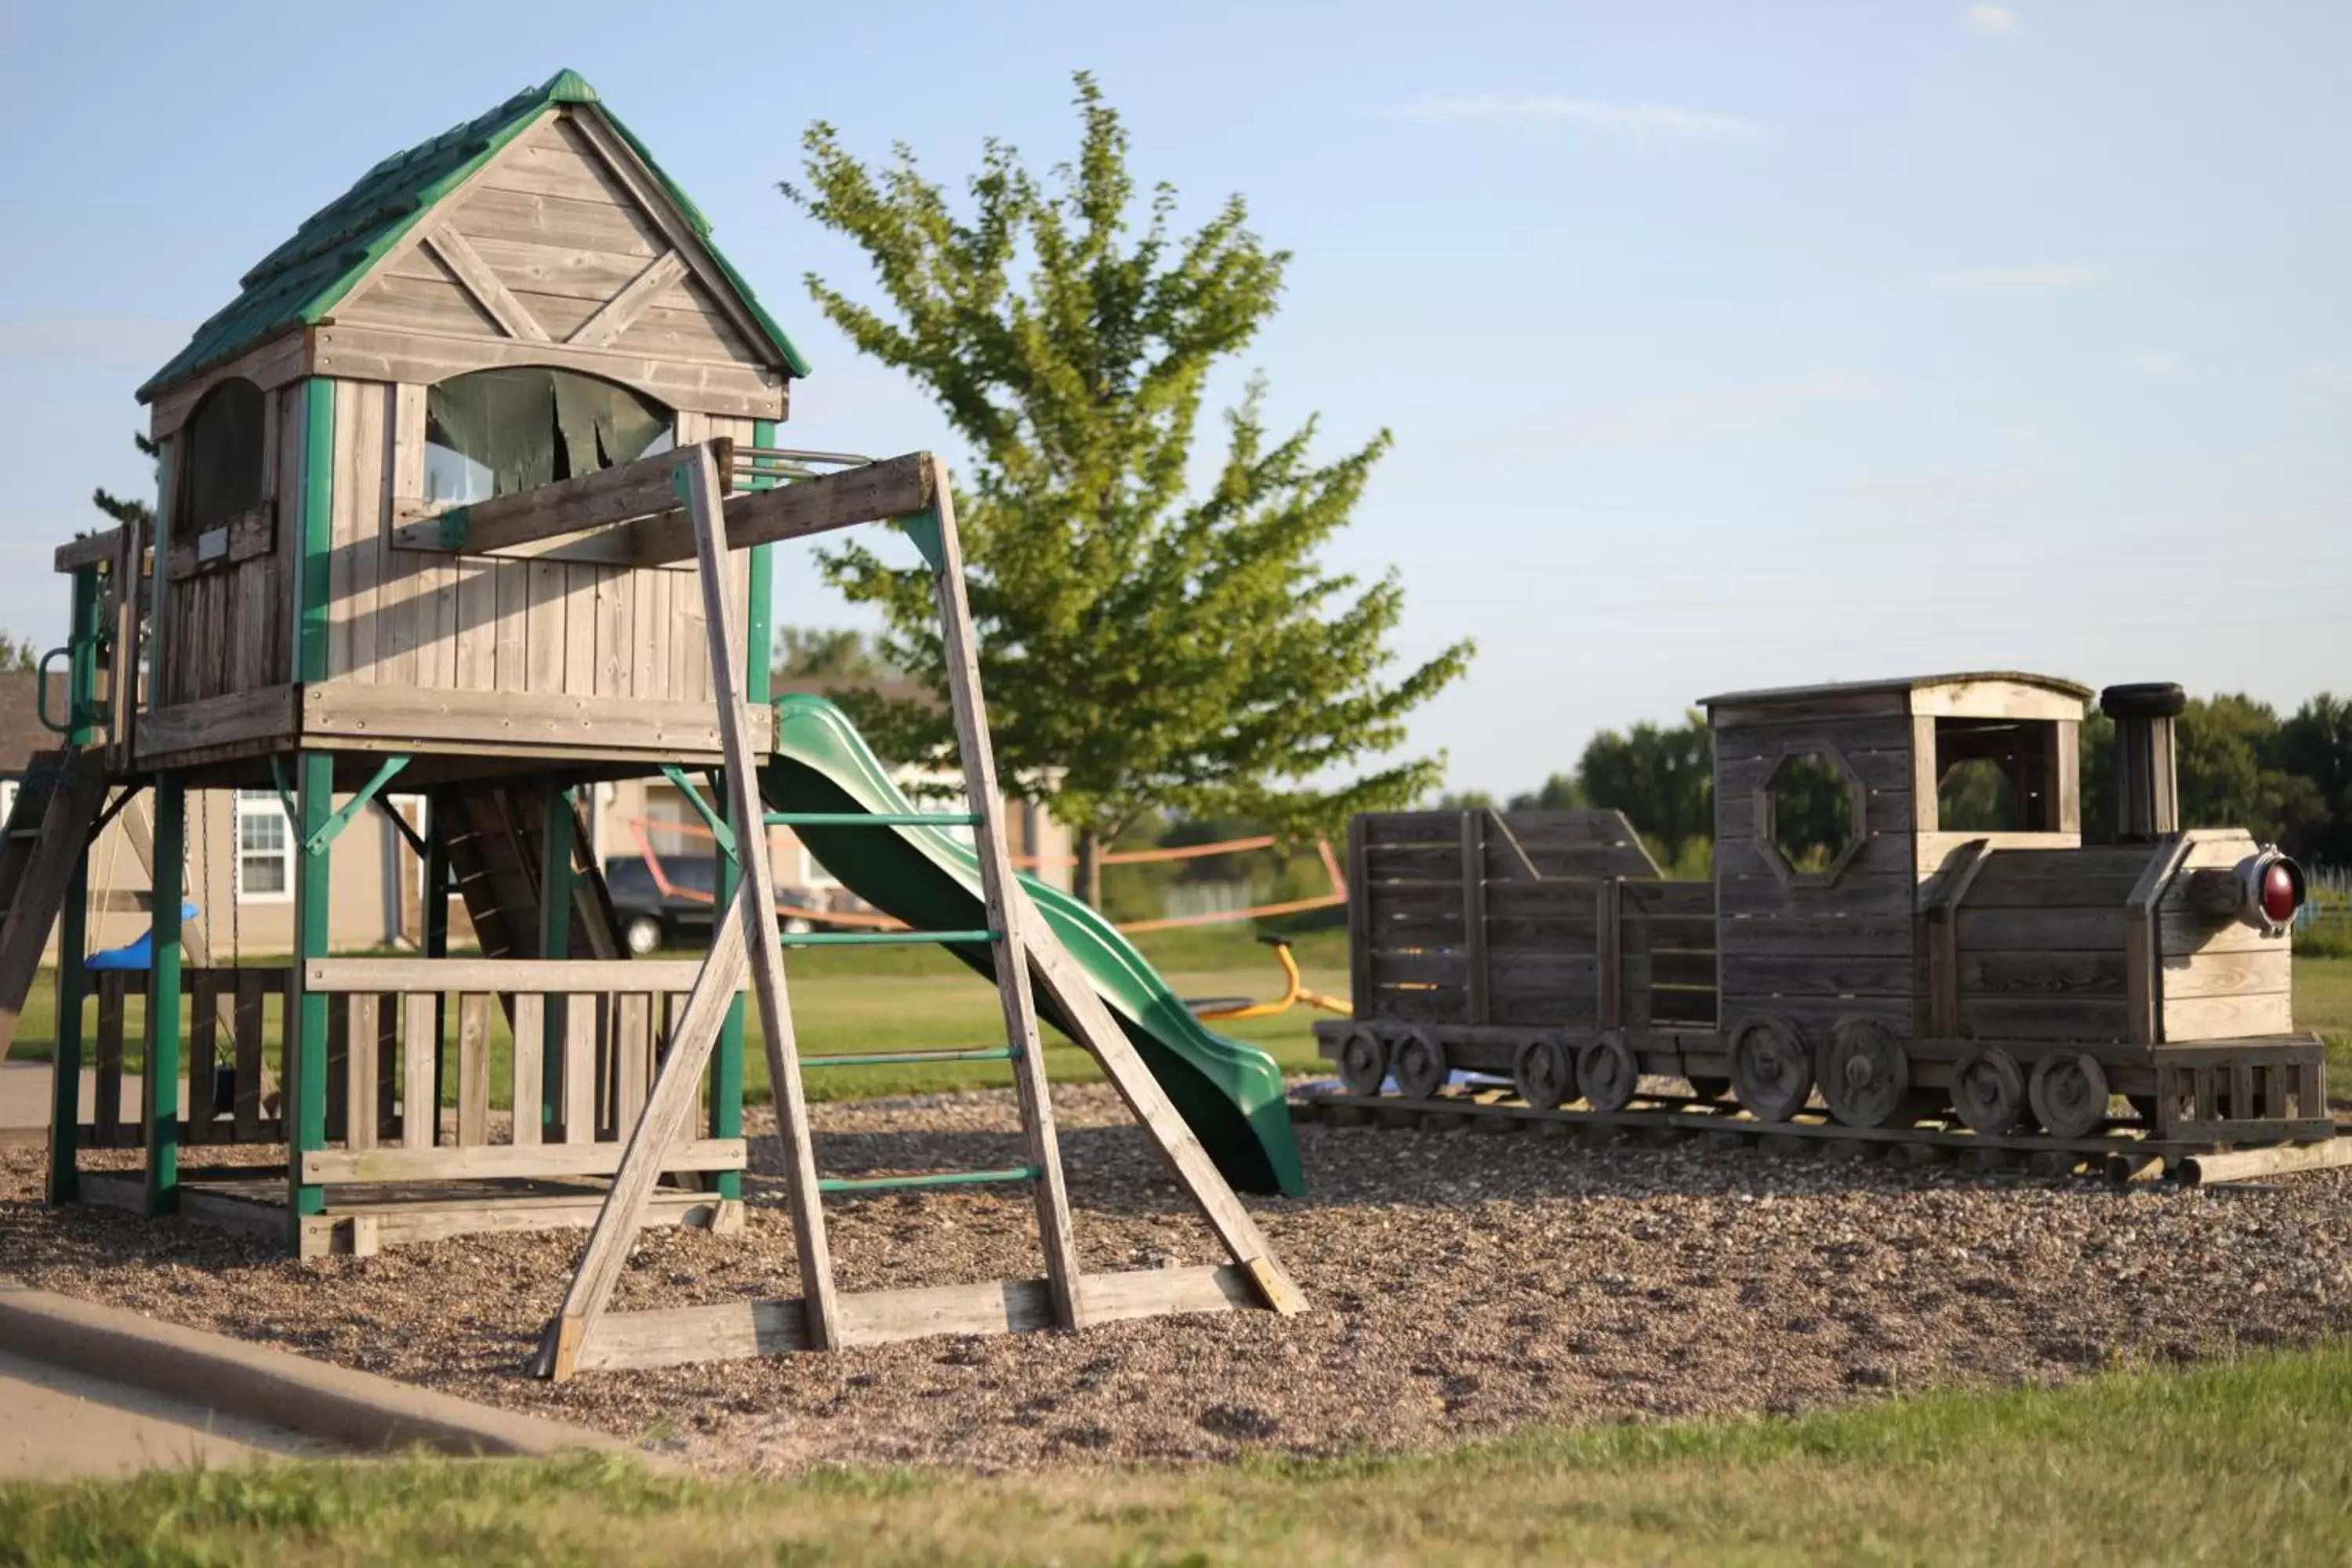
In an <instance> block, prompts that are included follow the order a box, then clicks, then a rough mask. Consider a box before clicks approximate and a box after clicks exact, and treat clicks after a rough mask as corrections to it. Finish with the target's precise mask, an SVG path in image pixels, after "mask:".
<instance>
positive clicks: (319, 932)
mask: <svg viewBox="0 0 2352 1568" xmlns="http://www.w3.org/2000/svg"><path fill="white" fill-rule="evenodd" d="M300 438H301V442H302V447H301V453H300V458H301V469H300V472H301V479H300V482H299V486H298V488H297V489H296V492H295V494H296V497H297V498H298V505H299V517H300V519H301V528H302V532H301V552H302V554H301V571H300V572H299V574H297V575H296V577H295V589H294V602H295V608H296V612H297V624H296V635H295V640H294V668H293V672H292V673H293V677H294V679H297V680H306V681H307V680H324V679H326V678H327V612H328V603H329V600H330V599H331V597H332V595H333V587H332V566H333V561H334V553H335V549H334V538H335V534H334V510H333V503H334V495H335V384H334V383H333V382H332V381H331V380H329V379H327V378H325V377H323V376H312V377H311V378H310V379H309V380H308V381H305V382H304V383H303V384H302V424H301V429H300ZM280 504H281V505H282V504H283V503H282V501H281V503H280ZM269 773H270V778H271V779H272V781H273V782H276V783H277V784H278V789H279V792H280V793H281V794H283V793H284V791H285V784H284V782H283V772H282V769H281V768H280V767H279V764H278V759H277V758H276V757H274V756H273V757H272V758H271V759H270V761H269ZM292 805H293V809H292V812H291V814H290V815H291V816H292V819H293V820H292V826H293V831H294V961H293V968H294V973H293V985H292V989H291V990H290V991H289V993H288V995H287V1009H286V1011H287V1018H288V1028H287V1030H286V1041H285V1057H284V1073H283V1078H284V1082H283V1084H282V1085H281V1086H280V1093H281V1095H282V1096H283V1100H282V1106H283V1111H282V1114H283V1116H284V1119H285V1122H286V1226H287V1228H286V1243H287V1247H288V1248H289V1250H290V1251H293V1252H296V1253H299V1252H300V1251H301V1249H302V1228H303V1225H304V1222H305V1221H306V1220H308V1219H309V1218H310V1216H311V1215H317V1214H320V1213H323V1212H324V1211H325V1209H326V1206H327V1190H326V1189H325V1188H324V1187H322V1186H319V1185H317V1184H312V1183H306V1182H305V1181H303V1179H302V1156H303V1155H305V1154H310V1153H315V1152H320V1151H321V1150H323V1149H325V1148H326V1146H327V998H326V996H325V994H322V993H318V992H313V991H311V990H310V989H309V988H308V987H307V986H306V985H305V984H303V977H304V975H305V974H306V973H308V972H309V963H310V960H311V959H314V958H324V957H326V956H327V952H328V947H329V932H330V931H331V921H330V916H331V910H332V894H331V890H330V889H331V879H330V877H329V867H330V865H331V857H332V855H333V853H334V847H333V844H332V842H331V839H332V836H331V834H329V833H328V828H327V825H328V823H329V822H330V821H331V820H332V819H333V817H334V815H335V759H334V758H333V756H331V754H329V753H327V752H297V753H296V754H295V758H294V799H293V802H292ZM313 845H315V846H317V847H315V848H313V847H312V846H313Z"/></svg>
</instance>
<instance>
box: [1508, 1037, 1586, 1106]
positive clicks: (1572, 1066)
mask: <svg viewBox="0 0 2352 1568" xmlns="http://www.w3.org/2000/svg"><path fill="white" fill-rule="evenodd" d="M1511 1081H1512V1082H1513V1083H1515V1084H1517V1086H1518V1089H1519V1098H1520V1099H1521V1100H1526V1101H1527V1102H1528V1104H1529V1105H1532V1106H1534V1107H1535V1108H1536V1109H1537V1110H1555V1109H1557V1108H1558V1107H1559V1104H1560V1103H1561V1102H1562V1101H1563V1100H1574V1099H1575V1098H1576V1058H1573V1057H1571V1056H1570V1055H1569V1054H1568V1047H1566V1046H1564V1045H1562V1044H1561V1043H1560V1042H1559V1041H1558V1040H1556V1039H1554V1038H1553V1037H1551V1036H1549V1035H1538V1036H1537V1037H1535V1038H1534V1039H1532V1040H1529V1041H1528V1043H1527V1044H1526V1045H1524V1046H1521V1047H1519V1054H1518V1058H1517V1060H1516V1061H1514V1062H1513V1063H1512V1064H1511Z"/></svg>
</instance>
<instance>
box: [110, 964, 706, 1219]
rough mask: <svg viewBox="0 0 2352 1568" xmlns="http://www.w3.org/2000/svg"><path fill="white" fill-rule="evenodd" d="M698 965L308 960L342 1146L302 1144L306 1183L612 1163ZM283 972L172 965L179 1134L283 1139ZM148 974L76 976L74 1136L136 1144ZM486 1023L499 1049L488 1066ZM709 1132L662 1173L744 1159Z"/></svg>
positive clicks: (183, 1137) (330, 1108)
mask: <svg viewBox="0 0 2352 1568" xmlns="http://www.w3.org/2000/svg"><path fill="white" fill-rule="evenodd" d="M700 967H701V965H700V963H698V961H694V960H679V961H658V962H653V961H631V960H626V959H623V960H610V961H606V960H579V961H570V962H566V961H560V960H558V961H541V960H536V959H478V958H450V959H429V958H349V959H321V960H317V961H314V962H312V963H310V964H309V965H308V966H306V968H305V970H304V986H305V988H306V989H307V990H309V991H310V992H312V993H314V994H325V996H326V997H327V1000H328V1014H327V1019H328V1022H327V1029H328V1048H327V1083H326V1109H327V1127H326V1134H327V1140H328V1142H331V1143H340V1144H341V1148H339V1149H325V1150H315V1151H312V1152H309V1153H307V1154H305V1155H304V1156H303V1160H302V1171H301V1176H302V1179H303V1180H304V1181H305V1182H314V1183H341V1182H430V1181H439V1180H471V1179H478V1178H483V1177H491V1176H540V1177H561V1176H584V1175H602V1174H609V1173H612V1172H613V1171H614V1170H616V1169H618V1168H619V1165H620V1163H621V1153H622V1150H623V1148H624V1146H625V1143H626V1142H627V1139H628V1136H629V1133H630V1131H632V1130H633V1129H634V1128H635V1125H636V1121H637V1117H638V1114H639V1113H640V1112H641V1111H642V1110H644V1109H645V1102H646V1093H647V1091H648V1089H649V1088H650V1086H651V1085H652V1083H653V1079H654V1073H655V1069H656V1067H657V1066H658V1064H659V1062H660V1060H661V1058H662V1056H663V1054H664V1053H665V1052H666V1051H667V1048H668V1044H669V1039H670V1032H671V1026H672V1023H673V1020H674V1018H675V1016H677V1012H678V1011H679V1010H680V1009H682V1008H683V1007H684V1005H685V1001H686V994H687V992H688V990H689V989H691V987H692V986H693V984H694V977H695V975H696V973H698V971H699V969H700ZM293 973H294V972H293V971H292V970H291V969H287V968H277V969H227V968H218V969H214V968H198V969H187V970H184V971H183V972H182V974H181V981H182V987H183V997H184V1001H183V1004H182V1005H183V1007H184V1013H183V1016H182V1028H183V1034H182V1038H183V1039H184V1040H185V1041H186V1042H187V1044H186V1050H185V1060H186V1061H187V1064H188V1078H187V1092H186V1103H184V1104H183V1105H182V1106H181V1107H180V1110H181V1121H180V1142H182V1143H184V1144H191V1145H193V1144H223V1143H240V1144H268V1143H279V1142H284V1141H285V1136H286V1134H285V1123H284V1121H283V1110H284V1102H285V1099H286V1097H289V1096H290V1094H291V1092H292V1086H291V1085H289V1084H286V1083H283V1082H280V1081H279V1080H278V1077H277V1076H276V1075H277V1071H278V1064H279V1062H280V1060H281V1058H280V1053H279V1050H278V1042H279V1041H280V1040H282V1039H283V1038H284V1037H285V1033H286V1014H287V1008H288V1005H289V985H290V983H291V981H292V979H293ZM151 978H152V977H151V975H150V973H148V972H147V971H144V970H138V971H127V970H101V971H99V972H97V973H93V974H92V975H91V976H90V980H91V990H92V993H93V1000H94V1004H95V1006H96V1008H97V1020H96V1026H95V1028H94V1029H93V1030H92V1031H91V1032H90V1035H89V1038H90V1039H91V1040H92V1042H93V1047H92V1052H91V1062H92V1066H93V1068H95V1078H96V1090H95V1095H94V1110H93V1115H92V1116H91V1119H90V1121H89V1125H87V1126H85V1127H84V1128H83V1130H82V1142H83V1144H84V1146H85V1147H89V1148H127V1147H135V1146H138V1145H139V1144H141V1143H142V1142H143V1141H144V1140H145V1136H146V1132H145V1126H146V1121H147V1119H148V1114H149V1106H148V1103H147V1100H148V1096H149V1095H150V1094H151V1093H152V1077H151V1075H146V1074H141V1073H137V1072H136V1070H135V1068H133V1067H131V1062H132V1061H133V1060H134V1059H135V1058H134V1057H133V1055H132V1050H131V1042H133V1041H134V1040H136V1039H137V1038H138V1035H136V1034H134V1033H133V1032H132V1030H131V1012H132V1010H131V1005H130V1004H131V1000H132V999H133V998H137V999H139V1000H140V1001H141V1002H142V1003H144V1002H145V1000H146V999H147V997H148V995H149V987H150V982H151ZM501 1025H503V1026H504V1033H505V1035H506V1037H507V1040H508V1043H509V1049H508V1050H507V1051H506V1052H505V1053H504V1058H503V1062H501V1059H500V1053H499V1051H498V1049H497V1047H498V1046H499V1043H500V1041H499V1035H500V1026H501ZM137 1055H138V1056H140V1057H143V1055H144V1052H143V1051H140V1052H138V1053H137ZM126 1080H130V1081H126ZM177 1087H178V1086H177V1085H174V1089H177ZM499 1089H504V1090H505V1091H506V1093H505V1095H504V1098H505V1099H506V1100H507V1102H508V1103H509V1105H510V1106H511V1107H512V1115H511V1116H510V1117H509V1118H507V1119H505V1120H503V1121H500V1120H499V1119H496V1118H494V1116H493V1113H492V1109H491V1108H492V1105H493V1102H494V1100H496V1099H497V1098H499V1096H498V1094H497V1091H498V1090H499ZM703 1131H707V1130H706V1129H697V1130H695V1134H696V1135H694V1136H691V1137H689V1138H688V1139H687V1140H685V1141H682V1142H680V1143H679V1144H678V1145H677V1148H676V1149H675V1150H674V1151H673V1155H674V1157H673V1158H672V1159H670V1160H669V1161H667V1162H666V1163H665V1164H664V1169H666V1170H671V1171H724V1170H740V1169H741V1168H742V1166H743V1163H744V1152H743V1150H744V1145H743V1141H742V1140H741V1139H740V1138H727V1139H711V1138H709V1137H707V1136H702V1135H701V1133H702V1132H703Z"/></svg>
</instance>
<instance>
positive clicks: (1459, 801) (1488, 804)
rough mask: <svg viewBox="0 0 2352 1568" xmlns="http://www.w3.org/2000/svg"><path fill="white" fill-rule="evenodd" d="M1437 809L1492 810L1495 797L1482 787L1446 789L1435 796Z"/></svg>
mask: <svg viewBox="0 0 2352 1568" xmlns="http://www.w3.org/2000/svg"><path fill="white" fill-rule="evenodd" d="M1433 809H1435V810H1438V811H1492V810H1494V809H1495V797H1494V796H1493V795H1488V794H1487V793H1486V791H1485V790H1483V789H1465V790H1447V791H1446V792H1445V793H1444V795H1439V796H1438V797H1437V805H1436V806H1435V807H1434V808H1433Z"/></svg>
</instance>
